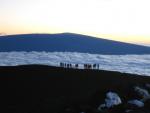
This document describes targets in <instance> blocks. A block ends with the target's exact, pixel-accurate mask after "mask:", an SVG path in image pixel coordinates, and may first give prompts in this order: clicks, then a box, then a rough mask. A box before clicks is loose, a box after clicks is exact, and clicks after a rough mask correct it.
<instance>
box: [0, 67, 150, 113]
mask: <svg viewBox="0 0 150 113" xmlns="http://www.w3.org/2000/svg"><path fill="white" fill-rule="evenodd" d="M145 83H150V77H145V76H136V75H130V74H124V73H119V72H111V71H98V70H79V69H66V68H58V67H49V66H40V65H30V66H16V67H0V85H1V94H2V96H1V103H2V104H3V107H2V108H3V109H4V110H5V111H6V112H7V113H66V112H64V109H65V108H67V107H68V106H70V107H72V109H74V111H72V112H70V113H79V111H80V110H81V108H82V109H91V108H92V109H96V108H97V107H98V105H99V104H100V103H102V102H103V101H104V97H105V94H106V92H108V91H114V92H117V93H118V94H119V95H120V97H121V98H122V100H127V99H130V98H132V97H133V95H132V93H131V92H132V91H131V89H132V87H133V86H137V85H144V84H145ZM86 106H88V107H86ZM89 106H90V107H91V108H90V107H89ZM1 110H2V109H1ZM3 113H4V112H3ZM87 113H95V112H87ZM110 113H119V112H110ZM142 113H143V112H142ZM144 113H145V112H144ZM146 113H147V112H146Z"/></svg>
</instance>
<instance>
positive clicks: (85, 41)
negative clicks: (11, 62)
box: [0, 33, 150, 54]
mask: <svg viewBox="0 0 150 113" xmlns="http://www.w3.org/2000/svg"><path fill="white" fill-rule="evenodd" d="M8 51H47V52H56V51H58V52H82V53H94V54H150V47H145V46H139V45H135V44H128V43H123V42H117V41H112V40H106V39H100V38H95V37H91V36H85V35H79V34H71V33H62V34H26V35H10V36H0V52H8Z"/></svg>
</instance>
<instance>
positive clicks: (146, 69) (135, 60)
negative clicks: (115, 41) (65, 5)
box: [0, 52, 150, 76]
mask: <svg viewBox="0 0 150 113" xmlns="http://www.w3.org/2000/svg"><path fill="white" fill-rule="evenodd" d="M60 62H64V63H72V64H75V63H78V64H79V68H81V69H82V68H83V64H85V63H89V64H94V63H97V64H100V69H103V70H111V71H119V72H126V73H133V74H139V75H148V76H150V55H100V54H88V53H76V52H0V66H16V65H24V64H44V65H52V66H59V64H60Z"/></svg>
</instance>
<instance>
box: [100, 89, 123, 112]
mask: <svg viewBox="0 0 150 113" xmlns="http://www.w3.org/2000/svg"><path fill="white" fill-rule="evenodd" d="M121 103H122V101H121V99H120V97H119V96H118V94H117V93H114V92H108V93H107V94H106V99H105V103H104V104H101V105H100V106H99V107H98V110H100V111H101V110H102V109H103V108H105V107H106V108H111V107H113V106H116V105H119V104H121Z"/></svg>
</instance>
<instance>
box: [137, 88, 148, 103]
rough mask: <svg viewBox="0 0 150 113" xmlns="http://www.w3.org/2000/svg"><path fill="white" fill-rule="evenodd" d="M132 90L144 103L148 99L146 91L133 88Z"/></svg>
mask: <svg viewBox="0 0 150 113" xmlns="http://www.w3.org/2000/svg"><path fill="white" fill-rule="evenodd" d="M134 90H135V91H136V92H137V93H138V95H139V96H141V97H142V101H146V100H147V99H149V98H150V94H149V92H148V91H147V90H146V89H142V88H140V87H135V88H134Z"/></svg>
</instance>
